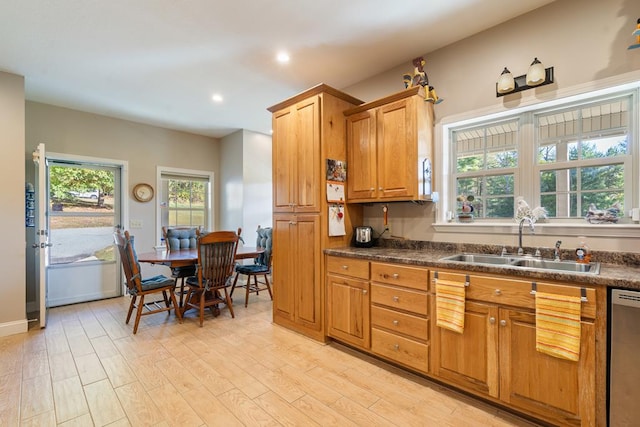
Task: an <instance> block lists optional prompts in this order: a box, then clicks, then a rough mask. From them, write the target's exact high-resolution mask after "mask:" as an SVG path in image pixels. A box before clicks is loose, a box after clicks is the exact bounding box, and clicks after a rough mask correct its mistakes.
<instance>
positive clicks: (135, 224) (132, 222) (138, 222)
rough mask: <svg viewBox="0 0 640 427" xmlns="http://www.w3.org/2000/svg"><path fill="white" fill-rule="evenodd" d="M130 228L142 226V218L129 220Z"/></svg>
mask: <svg viewBox="0 0 640 427" xmlns="http://www.w3.org/2000/svg"><path fill="white" fill-rule="evenodd" d="M129 228H142V220H141V219H131V220H129Z"/></svg>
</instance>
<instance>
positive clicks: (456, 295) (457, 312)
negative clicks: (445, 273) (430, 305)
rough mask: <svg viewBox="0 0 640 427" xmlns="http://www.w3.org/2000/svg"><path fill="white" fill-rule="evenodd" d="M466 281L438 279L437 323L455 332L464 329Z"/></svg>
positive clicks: (460, 331)
mask: <svg viewBox="0 0 640 427" xmlns="http://www.w3.org/2000/svg"><path fill="white" fill-rule="evenodd" d="M464 299H465V286H464V283H460V282H451V281H448V280H436V325H437V326H439V327H441V328H446V329H449V330H452V331H454V332H458V333H462V332H463V331H464Z"/></svg>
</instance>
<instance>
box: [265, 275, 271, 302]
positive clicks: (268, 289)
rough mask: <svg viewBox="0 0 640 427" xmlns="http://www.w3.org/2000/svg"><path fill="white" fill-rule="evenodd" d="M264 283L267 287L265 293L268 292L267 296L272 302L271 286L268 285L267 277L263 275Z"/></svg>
mask: <svg viewBox="0 0 640 427" xmlns="http://www.w3.org/2000/svg"><path fill="white" fill-rule="evenodd" d="M264 283H265V285H267V291H269V296H270V297H271V301H273V293H272V292H271V284H270V283H269V277H267V275H266V274H265V275H264Z"/></svg>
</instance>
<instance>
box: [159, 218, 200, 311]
mask: <svg viewBox="0 0 640 427" xmlns="http://www.w3.org/2000/svg"><path fill="white" fill-rule="evenodd" d="M199 235H200V229H199V228H198V227H162V237H164V242H165V245H166V246H167V250H168V251H169V252H171V251H177V250H182V249H195V248H196V247H197V244H198V243H197V242H198V236H199ZM195 274H196V267H195V265H185V266H180V267H171V277H173V278H174V279H175V288H176V289H177V288H178V281H180V290H179V291H176V292H177V293H178V295H179V296H180V299H179V303H180V307H182V304H183V296H184V281H185V279H186V278H187V277H191V276H195Z"/></svg>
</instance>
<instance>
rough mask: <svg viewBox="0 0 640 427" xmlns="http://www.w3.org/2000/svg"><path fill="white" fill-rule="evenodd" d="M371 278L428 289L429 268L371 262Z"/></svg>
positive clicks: (391, 283)
mask: <svg viewBox="0 0 640 427" xmlns="http://www.w3.org/2000/svg"><path fill="white" fill-rule="evenodd" d="M371 280H374V281H376V282H382V283H388V284H390V285H397V286H405V287H407V288H413V289H417V290H420V291H428V290H429V270H427V269H425V268H418V267H408V266H404V265H397V264H382V263H378V262H372V263H371Z"/></svg>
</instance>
